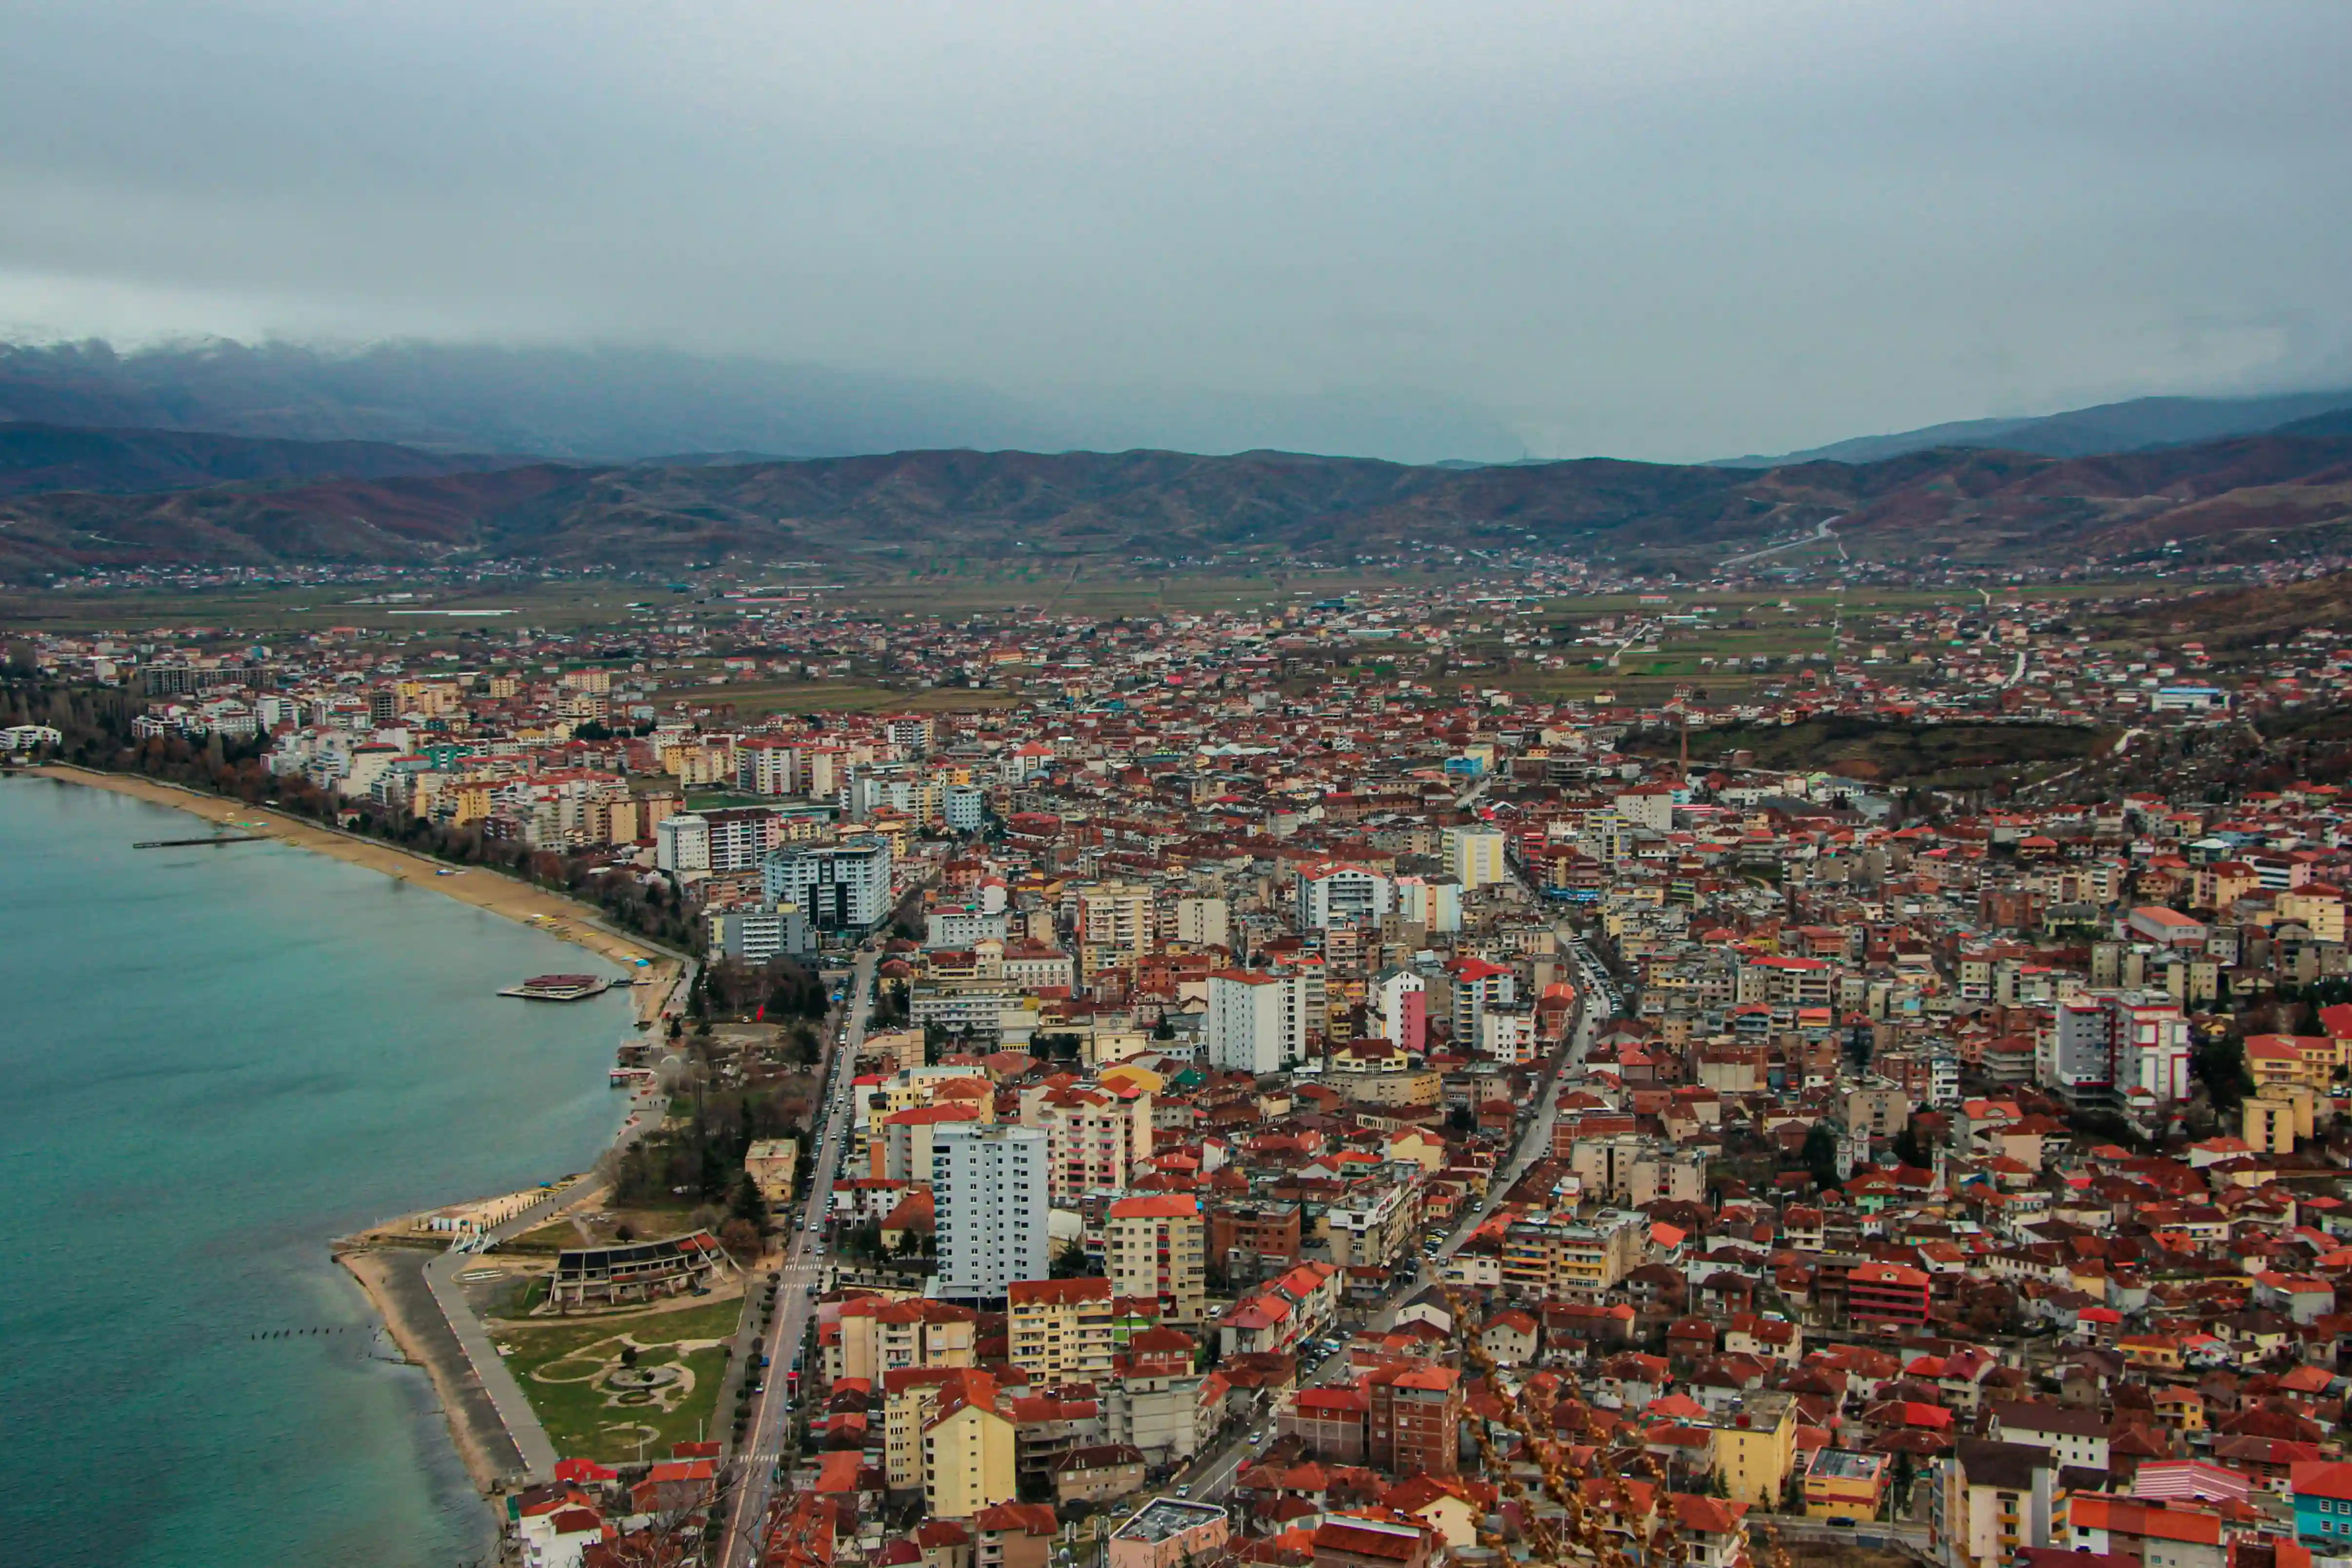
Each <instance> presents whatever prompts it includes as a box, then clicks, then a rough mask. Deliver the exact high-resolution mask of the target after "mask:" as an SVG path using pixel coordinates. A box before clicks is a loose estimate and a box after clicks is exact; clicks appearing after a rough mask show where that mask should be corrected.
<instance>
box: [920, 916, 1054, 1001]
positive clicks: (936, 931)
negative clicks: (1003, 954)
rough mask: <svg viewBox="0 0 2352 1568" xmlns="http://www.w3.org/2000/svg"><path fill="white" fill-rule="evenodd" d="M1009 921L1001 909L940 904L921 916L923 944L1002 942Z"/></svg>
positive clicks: (1008, 926) (949, 945)
mask: <svg viewBox="0 0 2352 1568" xmlns="http://www.w3.org/2000/svg"><path fill="white" fill-rule="evenodd" d="M1011 921H1012V917H1011V916H1010V915H1007V914H1006V913H1005V912H1004V911H1003V910H1002V909H997V910H985V909H982V908H980V907H979V906H978V905H976V904H941V905H940V906H939V907H938V908H937V909H934V910H932V911H931V912H930V913H929V915H925V916H924V918H923V925H924V933H923V946H926V947H970V946H972V945H973V944H974V943H978V942H987V941H997V942H1002V941H1003V940H1004V938H1005V936H1007V935H1008V934H1009V932H1010V931H1011V929H1012V925H1011ZM1067 983H1068V982H1066V981H1065V982H1064V984H1067Z"/></svg>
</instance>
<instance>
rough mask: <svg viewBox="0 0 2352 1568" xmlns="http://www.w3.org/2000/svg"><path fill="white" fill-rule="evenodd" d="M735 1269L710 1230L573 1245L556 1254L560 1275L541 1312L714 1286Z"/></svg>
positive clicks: (649, 1298)
mask: <svg viewBox="0 0 2352 1568" xmlns="http://www.w3.org/2000/svg"><path fill="white" fill-rule="evenodd" d="M734 1270H735V1266H734V1265H733V1264H732V1263H730V1262H729V1261H728V1259H727V1253H726V1250H725V1249H722V1248H721V1247H720V1246H719V1241H718V1239H717V1238H716V1237H714V1236H712V1235H711V1234H710V1232H709V1231H708V1230H690V1231H688V1232H687V1233H686V1234H685V1235H683V1236H669V1237H665V1238H663V1239H660V1240H658V1241H627V1242H616V1243H614V1245H613V1246H610V1247H575V1248H570V1249H565V1250H564V1251H562V1252H559V1253H557V1254H556V1256H555V1274H554V1277H553V1278H552V1279H551V1280H550V1281H548V1286H547V1301H546V1302H545V1304H544V1305H542V1306H541V1308H540V1309H539V1311H541V1312H575V1311H580V1310H582V1309H585V1308H589V1307H612V1306H621V1305H625V1304H627V1303H630V1302H635V1301H653V1300H655V1299H656V1297H660V1296H678V1295H684V1294H685V1293H686V1292H687V1291H692V1290H696V1289H708V1288H709V1285H710V1283H711V1281H715V1280H719V1279H724V1278H726V1277H728V1276H730V1275H731V1274H732V1273H733V1272H734Z"/></svg>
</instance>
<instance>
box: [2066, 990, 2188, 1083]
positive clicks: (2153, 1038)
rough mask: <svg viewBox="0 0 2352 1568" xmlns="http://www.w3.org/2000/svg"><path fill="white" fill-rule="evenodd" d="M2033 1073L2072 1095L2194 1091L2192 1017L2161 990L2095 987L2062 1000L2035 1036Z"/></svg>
mask: <svg viewBox="0 0 2352 1568" xmlns="http://www.w3.org/2000/svg"><path fill="white" fill-rule="evenodd" d="M2034 1077H2035V1080H2036V1081H2037V1082H2040V1083H2041V1084H2042V1087H2044V1088H2046V1089H2055V1090H2057V1091H2058V1092H2060V1093H2061V1094H2063V1095H2065V1096H2066V1097H2067V1098H2068V1099H2069V1100H2082V1099H2084V1098H2086V1097H2088V1098H2101V1099H2104V1098H2105V1097H2107V1096H2110V1095H2114V1096H2121V1095H2127V1094H2129V1093H2130V1092H2132V1091H2133V1090H2136V1089H2137V1090H2145V1091H2146V1092H2147V1093H2148V1094H2150V1095H2151V1096H2153V1097H2154V1098H2155V1100H2156V1103H2158V1104H2160V1105H2162V1104H2169V1103H2172V1102H2174V1101H2176V1100H2185V1099H2187V1098H2188V1097H2189V1020H2188V1019H2185V1018H2183V1017H2182V1016H2181V1012H2180V1006H2179V1003H2178V1002H2176V1001H2174V1000H2173V999H2172V998H2171V997H2170V996H2169V995H2168V994H2167V993H2165V992H2162V991H2092V992H2088V993H2086V994H2084V995H2083V996H2079V997H2074V998H2070V999H2068V1000H2066V1001H2063V1002H2060V1003H2059V1004H2058V1006H2057V1007H2056V1008H2055V1009H2053V1011H2052V1013H2051V1019H2050V1023H2049V1025H2048V1026H2047V1027H2046V1028H2044V1029H2043V1030H2042V1034H2041V1036H2040V1038H2039V1039H2038V1040H2036V1041H2035V1042H2034Z"/></svg>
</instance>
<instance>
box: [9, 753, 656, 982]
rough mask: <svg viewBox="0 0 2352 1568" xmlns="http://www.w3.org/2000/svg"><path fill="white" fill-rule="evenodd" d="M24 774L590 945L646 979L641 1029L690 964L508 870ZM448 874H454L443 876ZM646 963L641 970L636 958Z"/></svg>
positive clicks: (191, 796) (76, 772)
mask: <svg viewBox="0 0 2352 1568" xmlns="http://www.w3.org/2000/svg"><path fill="white" fill-rule="evenodd" d="M23 773H24V776H25V777H26V778H33V779H50V780H52V781H54V782H57V783H60V784H78V785H81V786H83V787H84V788H87V789H103V790H106V791H107V792H109V793H110V794H115V795H127V796H129V797H131V799H132V800H144V801H145V802H147V803H148V804H149V805H151V806H164V807H168V808H170V809H171V810H175V811H184V812H186V813H187V814H188V815H190V816H192V817H201V818H204V819H205V820H206V821H210V822H212V823H213V824H214V825H215V826H221V825H224V824H229V823H241V824H252V823H260V824H262V825H263V826H264V827H265V828H266V829H267V831H268V837H269V838H270V839H272V840H275V841H278V842H281V843H289V844H292V845H294V846H295V847H296V848H297V849H305V850H310V851H311V852H314V853H317V854H322V855H326V856H329V857H331V858H332V859H334V860H339V861H341V862H344V863H345V864H347V865H356V866H362V867H364V868H366V869H367V870H369V871H373V872H378V873H382V874H383V875H385V876H388V877H390V878H392V879H393V880H394V881H395V882H402V883H409V884H410V885H412V886H421V887H425V888H427V889H429V890H430V891H432V892H434V893H437V894H441V895H442V896H444V897H446V898H449V899H453V900H455V901H456V902H457V903H459V904H470V905H472V906H473V907H474V908H477V909H482V910H487V911H488V912H489V913H490V914H492V915H502V916H504V917H505V918H507V919H509V920H512V921H514V922H516V923H517V924H518V925H528V926H530V928H532V929H533V930H537V931H543V932H545V933H546V934H547V935H549V936H553V937H555V938H557V939H558V940H559V941H563V942H569V943H571V944H572V945H573V946H578V947H585V948H587V949H588V950H589V951H590V952H592V953H594V954H596V955H597V956H600V957H603V958H604V959H605V960H607V961H608V962H610V963H612V964H614V966H616V967H618V968H620V969H621V971H622V972H623V974H624V975H625V976H626V977H628V979H629V980H630V981H632V982H635V980H637V979H638V978H639V977H641V976H642V977H644V980H645V983H644V984H634V983H633V984H631V986H630V991H631V993H632V995H631V1000H632V1001H633V1002H634V1004H635V1011H636V1021H637V1023H638V1024H639V1026H640V1027H643V1026H646V1025H650V1024H652V1023H654V1022H655V1021H656V1020H657V1019H660V1018H661V1016H662V1015H663V1013H665V1012H666V1011H667V1010H668V1007H669V1003H670V1001H671V1000H672V998H674V997H675V996H676V995H677V986H678V982H679V980H680V979H681V978H682V977H683V976H684V974H685V971H686V966H685V963H684V961H683V960H681V959H679V958H677V957H676V956H672V955H670V954H668V953H666V952H664V951H662V950H661V949H660V948H657V947H656V946H652V945H651V944H650V943H646V942H642V941H639V940H638V939H636V938H635V937H632V936H621V935H619V934H618V933H615V932H614V931H611V930H608V929H606V928H605V927H604V925H602V924H600V922H602V920H603V919H604V912H603V911H602V910H599V909H596V908H595V907H593V905H590V904H583V903H581V902H580V901H579V900H578V899H575V898H570V897H567V896H565V895H564V894H560V893H553V892H550V891H549V890H547V889H545V888H542V887H539V886H536V885H535V884H533V883H527V882H523V881H520V880H519V879H518V878H515V877H511V876H509V875H508V874H506V873H504V872H499V871H493V870H491V869H490V868H488V867H487V866H465V867H451V866H448V865H446V864H445V863H444V862H440V861H436V860H434V859H432V858H431V857H430V856H427V855H421V854H418V853H417V852H415V851H414V850H404V849H401V848H399V847H398V846H396V845H393V844H387V843H380V842H378V841H375V840H373V839H363V838H361V837H359V836H357V835H356V834H352V833H346V832H343V831H340V830H338V829H333V828H323V827H320V825H319V824H318V823H316V822H310V821H304V820H303V819H301V818H299V817H294V816H289V815H288V814H287V813H285V812H283V811H276V810H270V809H269V808H268V807H266V806H248V805H247V804H246V803H245V802H243V801H242V800H229V799H228V798H226V796H220V795H207V794H205V793H204V792H203V791H202V790H198V789H187V788H185V787H184V786H182V785H178V784H166V783H163V781H161V780H160V779H140V778H134V777H132V776H131V775H129V774H124V773H101V772H97V771H94V770H92V769H89V768H76V767H74V766H72V765H71V764H69V763H61V762H60V763H45V764H43V765H42V766H40V767H37V768H25V769H23ZM444 871H454V872H456V873H457V874H455V875H449V876H444V875H442V874H440V873H442V872H444ZM640 958H642V959H644V960H646V963H645V965H644V967H643V968H642V969H641V968H640V967H639V966H638V964H637V960H638V959H640Z"/></svg>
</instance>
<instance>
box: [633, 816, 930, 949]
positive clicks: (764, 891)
mask: <svg viewBox="0 0 2352 1568" xmlns="http://www.w3.org/2000/svg"><path fill="white" fill-rule="evenodd" d="M672 821H676V819H674V818H673V819H672ZM890 871H891V852H890V841H889V840H887V839H886V838H883V837H881V836H880V835H878V834H860V835H858V836H856V837H855V838H849V839H845V840H843V841H841V842H840V843H838V844H788V845H785V846H783V847H782V848H779V849H774V850H771V851H769V852H768V854H767V856H766V858H765V859H764V861H762V862H761V867H760V888H761V895H762V897H763V899H764V900H765V902H767V903H769V904H797V905H798V906H799V907H800V908H801V909H802V911H803V912H804V913H805V915H807V917H808V922H809V924H810V925H812V926H814V928H815V929H817V930H819V931H846V932H866V931H871V930H873V929H875V928H876V927H877V926H878V925H881V924H882V923H883V922H884V921H885V920H887V919H888V918H889V917H890V909H891V897H890Z"/></svg>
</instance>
